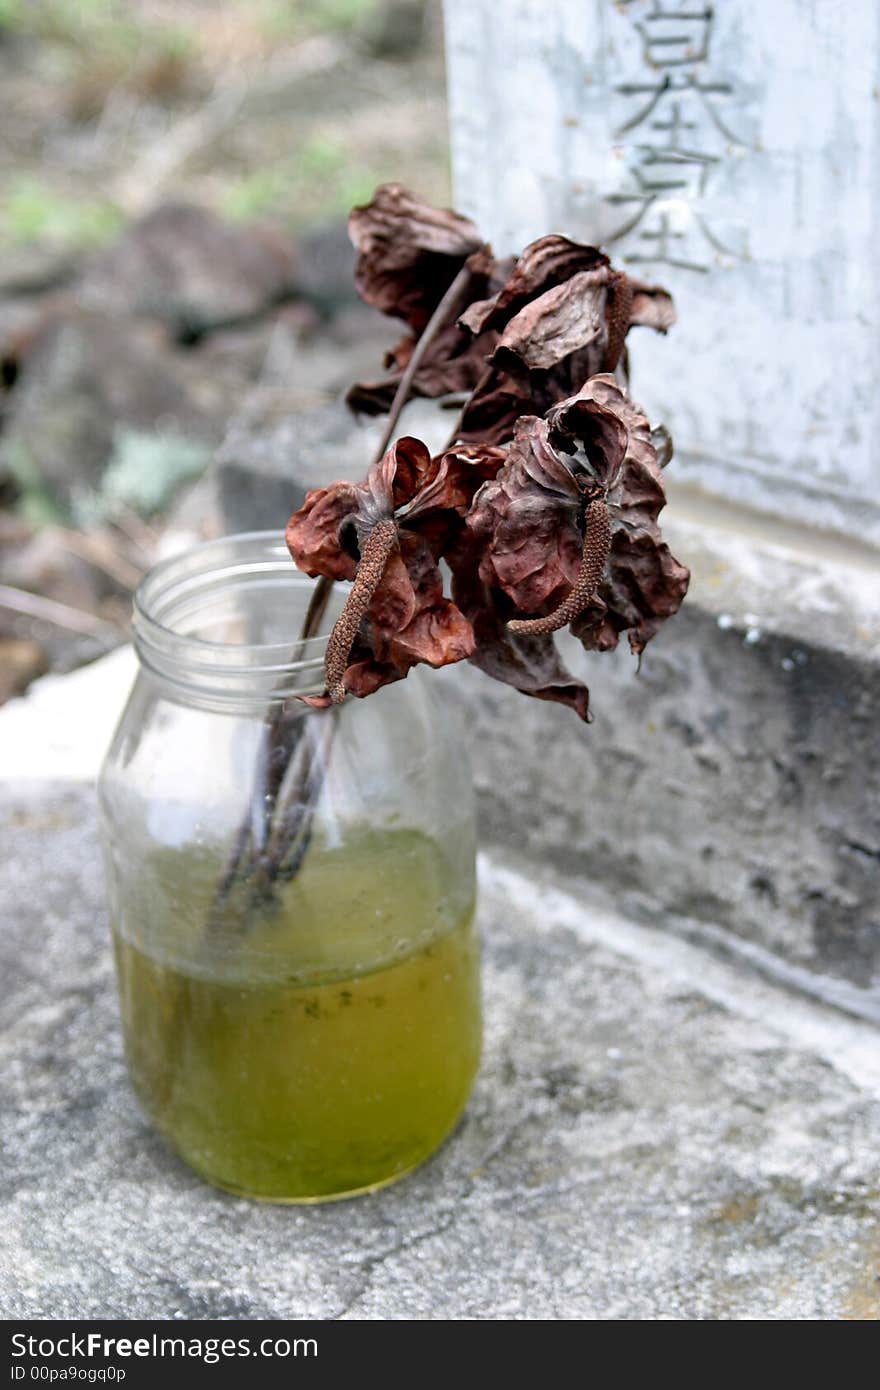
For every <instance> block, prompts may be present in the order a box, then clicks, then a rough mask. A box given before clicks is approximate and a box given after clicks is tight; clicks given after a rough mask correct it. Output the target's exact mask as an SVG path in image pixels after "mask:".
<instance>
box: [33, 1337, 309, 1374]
mask: <svg viewBox="0 0 880 1390" xmlns="http://www.w3.org/2000/svg"><path fill="white" fill-rule="evenodd" d="M11 1340H12V1355H13V1357H18V1358H20V1357H29V1358H31V1359H32V1360H33V1359H44V1358H45V1359H49V1358H51V1359H53V1360H54V1359H56V1358H59V1357H60V1358H62V1359H64V1360H73V1359H75V1358H79V1357H83V1358H94V1357H101V1358H103V1359H104V1360H107V1361H109V1360H110V1359H111V1358H113V1359H116V1358H122V1359H125V1358H128V1357H138V1358H142V1359H145V1360H147V1359H160V1360H161V1359H162V1358H163V1357H171V1358H174V1357H178V1358H180V1359H182V1360H186V1359H187V1358H190V1359H193V1360H198V1361H203V1362H205V1363H206V1364H207V1365H209V1366H211V1365H214V1364H215V1363H216V1362H217V1361H222V1360H224V1359H231V1358H235V1357H259V1356H263V1357H278V1358H281V1359H283V1358H285V1357H288V1356H317V1355H318V1343H317V1340H316V1338H314V1337H295V1338H293V1339H290V1338H288V1337H263V1338H261V1339H260V1340H259V1341H252V1340H251V1338H250V1337H204V1338H203V1337H160V1336H159V1335H158V1334H157V1333H155V1332H154V1333H152V1334H151V1335H150V1336H149V1337H133V1338H132V1337H104V1336H103V1335H102V1334H101V1333H100V1332H86V1333H82V1334H77V1333H71V1334H70V1335H69V1336H64V1337H58V1338H53V1337H29V1336H26V1335H25V1334H24V1333H23V1332H16V1333H14V1335H13V1337H12V1339H11ZM101 1372H103V1374H102V1373H101ZM25 1377H27V1378H28V1379H30V1380H62V1379H64V1380H73V1379H82V1380H86V1379H87V1380H124V1379H125V1368H124V1367H122V1366H120V1367H114V1366H107V1367H102V1368H101V1371H98V1369H97V1368H96V1367H88V1368H79V1367H75V1366H70V1367H67V1366H51V1367H50V1366H45V1365H32V1366H30V1367H28V1366H26V1365H21V1364H20V1363H16V1364H15V1365H13V1367H12V1379H13V1380H24V1379H25Z"/></svg>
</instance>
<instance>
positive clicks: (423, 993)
mask: <svg viewBox="0 0 880 1390" xmlns="http://www.w3.org/2000/svg"><path fill="white" fill-rule="evenodd" d="M313 587H314V581H312V580H310V579H308V578H307V577H306V576H305V575H303V574H301V573H300V572H299V571H297V570H296V568H295V566H294V564H293V562H292V560H291V559H290V557H289V555H288V553H287V550H286V548H285V545H284V541H283V538H282V537H281V536H279V535H276V534H275V533H274V532H271V533H262V532H260V533H254V534H250V535H242V536H233V537H231V538H229V539H226V540H220V541H212V542H209V543H208V544H206V545H201V546H198V547H196V548H195V549H194V550H192V551H190V552H189V553H187V554H186V555H182V556H180V557H178V558H175V559H172V560H169V561H166V562H164V563H162V564H160V565H158V566H157V567H156V568H155V569H154V570H153V571H152V572H151V573H150V574H149V575H148V576H147V578H146V579H145V580H144V582H143V583H142V585H141V587H140V589H139V590H138V593H137V595H136V598H135V609H134V641H135V646H136V649H137V652H138V656H139V658H140V671H139V674H138V678H137V680H136V682H135V685H134V688H133V690H132V693H131V696H130V698H129V701H128V705H127V707H126V709H125V712H124V713H123V716H122V719H121V722H120V725H119V728H118V729H117V732H116V735H115V738H114V740H113V743H112V746H111V748H110V751H109V753H108V755H107V759H106V762H105V764H104V768H103V770H102V773H101V779H100V787H99V800H100V808H101V821H102V832H103V843H104V848H105V858H106V865H107V877H108V886H109V896H110V905H111V916H112V923H113V937H114V947H115V954H116V965H117V974H118V981H119V992H120V1000H121V1013H122V1023H123V1030H124V1035H125V1046H126V1054H127V1058H128V1064H129V1070H130V1073H131V1078H132V1081H133V1083H134V1087H135V1090H136V1092H137V1094H138V1096H139V1097H140V1100H141V1102H142V1104H143V1105H144V1107H145V1108H146V1111H147V1113H148V1114H149V1116H150V1117H151V1119H152V1120H153V1122H154V1123H155V1125H156V1126H157V1127H158V1129H159V1130H160V1131H161V1132H162V1133H163V1134H164V1135H165V1136H166V1137H167V1138H168V1140H169V1141H170V1142H171V1144H172V1145H173V1146H174V1148H175V1149H176V1150H177V1151H178V1152H179V1153H180V1154H181V1155H182V1157H183V1158H184V1159H186V1161H187V1162H188V1163H190V1164H191V1165H192V1167H193V1168H195V1169H196V1171H197V1172H199V1173H201V1174H202V1175H203V1176H204V1177H206V1178H208V1179H209V1180H210V1181H212V1182H214V1183H217V1184H218V1185H219V1186H221V1187H224V1188H228V1189H229V1190H231V1191H234V1192H237V1193H240V1194H245V1195H247V1196H251V1197H261V1198H267V1199H270V1200H274V1201H309V1200H320V1199H326V1198H331V1197H341V1196H349V1195H353V1194H354V1193H357V1192H363V1191H367V1190H369V1189H372V1188H376V1187H380V1186H382V1185H383V1184H385V1183H387V1182H390V1181H392V1180H393V1179H395V1178H398V1177H401V1176H402V1175H403V1174H404V1173H406V1172H408V1171H409V1170H410V1169H412V1168H413V1167H414V1166H415V1165H416V1164H418V1163H420V1162H421V1161H422V1160H423V1159H424V1158H426V1157H427V1156H428V1155H429V1154H430V1153H431V1152H432V1151H433V1150H434V1149H436V1147H437V1146H438V1144H439V1143H440V1142H441V1141H442V1140H443V1138H444V1137H445V1136H446V1135H447V1134H448V1133H449V1131H450V1130H451V1129H452V1127H453V1126H454V1125H455V1122H456V1120H457V1119H458V1117H459V1115H460V1114H461V1112H462V1110H463V1108H464V1105H465V1103H466V1101H467V1097H468V1093H469V1091H470V1087H471V1083H472V1081H473V1077H474V1074H475V1072H476V1068H477V1064H478V1060H479V1051H480V1034H481V1024H480V999H479V984H478V951H477V944H476V939H475V935H474V925H473V917H474V898H475V873H474V860H475V855H474V818H473V795H472V784H471V777H470V771H469V767H468V765H467V760H466V758H465V756H464V754H463V751H462V741H461V739H460V737H459V735H458V732H457V730H456V728H455V726H454V721H453V718H452V715H451V713H450V711H449V710H448V709H446V708H445V707H444V706H443V705H442V704H441V702H440V697H439V692H438V690H437V688H436V686H432V684H431V682H430V679H426V678H425V677H424V675H423V673H420V672H414V673H413V674H412V675H411V676H410V677H409V679H408V680H406V681H402V682H399V683H397V684H395V685H391V686H388V687H386V688H385V689H383V690H380V691H379V692H378V693H377V694H375V695H373V696H371V697H370V698H369V699H367V700H348V701H346V703H345V704H343V705H342V706H340V707H337V708H335V709H329V710H312V709H310V708H309V707H308V706H306V705H304V704H302V702H301V701H299V700H296V699H294V698H293V696H294V695H296V694H303V693H313V692H317V691H319V690H320V689H321V688H322V686H323V654H324V647H325V644H326V634H325V635H323V636H318V637H315V638H313V639H311V640H309V641H306V642H297V641H296V634H297V633H298V632H299V631H300V630H301V627H302V623H303V619H304V616H305V613H306V609H307V606H308V602H309V598H310V596H311V593H312V591H313ZM341 601H342V594H341V593H339V592H337V593H335V594H334V599H333V602H332V603H331V609H330V611H329V613H328V616H327V620H326V622H325V627H329V626H330V625H331V624H332V621H333V618H334V616H335V613H336V612H338V609H339V606H340V604H341Z"/></svg>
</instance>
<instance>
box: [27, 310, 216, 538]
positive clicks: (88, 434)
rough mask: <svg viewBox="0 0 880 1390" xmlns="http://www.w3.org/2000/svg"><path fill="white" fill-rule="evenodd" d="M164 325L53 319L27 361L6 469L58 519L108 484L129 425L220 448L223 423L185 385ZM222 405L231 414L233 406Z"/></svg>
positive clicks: (73, 313) (92, 315) (85, 317)
mask: <svg viewBox="0 0 880 1390" xmlns="http://www.w3.org/2000/svg"><path fill="white" fill-rule="evenodd" d="M180 376H181V374H180V372H179V371H178V365H177V363H176V362H175V358H174V355H173V354H172V353H171V352H170V351H169V348H168V346H167V344H163V342H162V339H161V335H160V334H157V332H156V331H155V329H152V328H150V327H149V326H145V325H137V324H134V323H132V322H130V321H127V322H126V321H122V320H119V319H115V318H113V317H110V316H109V315H108V314H104V313H101V312H99V311H96V310H85V309H81V308H74V309H72V310H70V311H69V312H68V313H67V314H66V315H63V316H62V317H60V318H58V319H55V320H52V321H50V322H49V323H48V324H47V325H46V326H45V327H44V329H43V330H42V332H41V333H40V334H39V335H38V336H37V338H36V341H35V342H34V343H33V344H32V346H31V349H30V351H29V353H28V354H27V357H26V358H25V359H24V362H23V366H22V369H21V371H20V376H19V380H18V381H17V382H16V386H15V390H14V391H13V392H12V393H11V396H10V399H9V407H8V414H7V417H6V422H5V428H4V432H3V436H2V439H0V471H2V469H3V466H4V465H5V467H6V468H7V469H8V470H9V471H11V472H12V473H13V475H14V476H15V477H16V478H17V480H18V483H19V486H20V487H21V488H22V490H23V491H25V492H27V491H28V490H30V491H31V492H32V493H33V494H34V495H35V496H36V497H39V498H41V499H42V501H43V502H44V503H45V505H46V508H47V514H48V515H51V508H52V507H53V506H54V507H55V508H56V510H57V513H58V515H60V516H67V515H69V514H71V513H72V512H73V511H74V510H75V507H76V505H77V503H79V502H81V501H82V500H83V499H84V497H86V496H87V494H88V493H89V492H90V491H91V490H93V489H96V488H98V487H99V486H100V481H101V478H102V475H103V473H104V470H105V468H106V467H107V464H108V462H109V460H110V458H111V457H112V455H113V451H114V447H115V443H116V438H117V434H118V431H119V429H120V427H127V428H128V429H130V430H135V431H141V432H150V431H154V430H157V429H158V430H159V431H161V432H163V433H165V434H166V435H177V436H180V437H181V438H183V439H184V440H196V441H201V442H207V443H213V442H215V441H216V440H217V439H218V438H220V437H221V436H222V432H223V424H222V421H217V420H216V419H212V418H211V415H210V413H209V412H208V411H207V410H205V409H204V408H203V407H202V406H201V405H200V404H197V403H196V402H195V401H194V399H193V394H192V392H191V391H190V392H188V391H187V389H186V387H185V386H184V385H182V384H181V380H180ZM219 405H220V406H221V407H222V408H223V412H224V414H225V409H226V408H227V402H226V401H221V402H219Z"/></svg>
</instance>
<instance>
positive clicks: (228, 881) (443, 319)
mask: <svg viewBox="0 0 880 1390" xmlns="http://www.w3.org/2000/svg"><path fill="white" fill-rule="evenodd" d="M472 280H473V272H472V271H471V270H470V269H469V267H468V266H467V265H465V266H462V268H461V270H460V271H459V272H458V274H457V275H456V277H455V279H454V280H453V281H452V283H451V285H450V286H449V288H448V289H447V291H446V293H445V294H444V296H443V298H442V299H441V300H440V302H439V304H438V305H437V307H436V309H435V310H434V312H433V314H432V315H431V317H430V319H429V320H428V322H427V323H426V325H425V327H424V329H423V331H422V334H421V336H420V338H419V340H418V342H417V343H416V345H415V347H414V348H413V352H412V356H411V357H410V359H409V362H408V363H407V364H406V368H405V369H404V372H403V375H402V376H401V378H400V381H399V383H398V386H397V390H396V391H395V393H394V399H393V401H392V402H391V408H390V410H389V412H388V420H387V423H386V426H385V429H384V431H383V433H382V439H381V441H380V444H379V447H378V449H377V450H376V460H377V461H378V460H379V459H381V458H382V457H383V456H384V454H385V451H386V450H387V448H388V445H389V444H390V442H391V439H392V437H393V435H394V431H395V429H396V428H397V423H398V420H399V418H400V413H401V411H402V410H403V407H404V406H405V405H406V402H407V400H408V399H409V395H410V391H411V390H412V384H413V381H414V379H415V375H416V372H417V371H418V369H419V367H420V365H421V363H422V362H423V360H424V357H425V353H426V352H427V350H428V348H429V347H430V346H431V343H432V342H433V341H434V339H435V337H436V336H437V333H438V332H439V330H440V329H441V328H442V327H443V326H444V325H445V324H446V323H447V322H448V321H449V320H450V319H452V318H453V317H454V316H455V315H457V314H458V312H459V310H460V308H461V307H463V304H464V301H465V299H466V297H467V291H468V289H469V288H470V285H471V282H472ZM379 527H382V528H383V529H382V530H381V531H380V530H379ZM379 527H374V528H373V530H372V531H371V533H370V536H369V537H368V539H367V541H366V542H365V544H364V547H363V552H362V555H361V565H360V570H359V575H358V578H359V579H360V574H361V572H363V574H364V579H363V583H361V584H360V587H359V585H358V580H355V583H354V585H353V587H352V590H351V593H350V594H349V597H348V602H347V603H346V606H345V609H343V612H342V613H341V614H340V616H339V619H338V620H337V623H336V625H335V626H334V628H333V632H332V633H331V635H330V639H329V641H328V644H327V655H326V662H325V665H326V670H327V681H328V688H329V689H330V693H331V698H333V701H334V703H338V701H339V700H341V699H343V698H344V695H345V688H344V684H343V676H344V674H345V668H346V665H347V664H348V656H349V654H350V652H351V648H352V644H353V642H354V638H355V636H356V635H357V629H358V628H359V627H360V624H361V622H362V620H363V617H364V614H365V612H366V609H367V607H368V606H369V601H370V599H371V598H372V596H373V593H374V592H375V589H376V586H377V585H378V583H379V580H380V579H381V578H382V574H383V573H384V570H385V565H386V564H387V563H388V557H389V555H390V554H391V551H392V549H393V545H394V544H396V539H397V531H396V527H394V523H393V522H388V523H387V524H386V523H381V522H380V523H379ZM388 527H390V528H391V530H393V533H394V535H393V540H392V541H389V539H388V535H389V532H388ZM377 531H379V535H378V536H377V535H376V533H377ZM374 536H375V537H376V539H375V542H374V545H375V547H376V552H375V553H376V557H377V559H376V563H378V556H379V554H380V552H381V549H382V547H383V546H385V547H387V549H386V550H385V555H384V559H382V560H381V569H380V570H379V573H378V575H377V577H376V578H375V581H371V579H370V575H371V574H372V573H373V569H374V567H375V566H374V564H373V562H372V561H371V562H370V564H369V565H368V566H367V567H366V569H365V566H364V560H365V558H366V552H367V550H368V548H369V547H370V544H371V542H372V541H373V537H374ZM383 537H384V539H383ZM370 583H372V587H369V586H370ZM332 591H333V580H332V579H327V578H325V577H324V576H321V578H319V579H318V582H317V583H316V585H315V587H314V590H313V591H312V597H311V600H310V602H309V607H308V611H307V613H306V616H305V620H304V622H303V626H302V631H301V632H300V635H299V642H298V645H297V647H296V648H295V649H294V653H293V656H292V658H291V660H292V661H298V660H299V659H300V657H301V654H302V643H303V642H306V641H308V639H309V638H310V637H314V636H315V635H316V633H317V632H318V631H319V629H320V626H321V621H322V619H323V617H324V614H325V612H326V610H327V604H328V602H329V600H330V596H331V593H332ZM359 609H360V612H358V610H359ZM352 625H353V626H352ZM349 630H350V631H351V635H350V636H348V635H347V634H348V631H349ZM346 642H347V645H346ZM340 668H341V669H340ZM331 682H332V683H331ZM334 692H335V693H334ZM298 713H299V712H298ZM301 724H302V720H301V718H297V719H295V720H292V717H291V712H290V709H289V708H288V705H287V703H286V702H283V703H279V704H278V705H277V706H275V707H274V708H273V710H272V712H271V714H270V716H269V718H268V719H267V721H266V725H265V729H264V733H263V738H262V740H261V747H260V753H259V758H258V772H257V777H256V779H255V785H254V790H253V794H252V798H251V806H250V810H249V813H248V815H247V817H246V818H245V820H244V821H243V823H242V825H241V826H240V827H239V830H238V833H237V835H236V839H235V844H234V846H233V849H232V852H231V855H230V858H229V860H228V862H227V864H226V867H225V869H224V872H223V875H222V877H221V879H220V882H219V884H218V886H217V892H216V894H215V899H214V912H213V917H214V918H216V917H217V914H218V912H219V911H220V910H221V909H222V907H223V905H224V904H225V902H226V899H227V898H228V896H229V893H230V892H231V890H232V887H233V884H234V882H235V880H236V878H237V876H238V875H239V873H247V872H248V871H249V870H252V869H255V868H256V869H258V870H260V872H258V873H257V878H259V879H262V878H263V877H265V876H268V879H269V880H274V877H275V876H276V875H277V873H278V862H279V850H280V856H281V857H282V858H283V857H284V856H285V855H287V854H288V853H289V851H290V848H291V845H292V844H293V843H294V841H295V840H296V839H297V837H299V843H300V850H299V851H298V852H297V854H296V856H295V858H294V861H293V866H292V867H291V864H290V862H289V861H288V862H287V864H286V865H285V874H284V876H285V877H290V876H292V874H294V873H295V872H296V869H297V868H298V866H299V864H300V863H301V862H302V858H303V856H304V854H305V851H306V848H307V846H308V840H309V838H310V834H311V832H310V828H309V827H310V824H311V816H312V810H311V805H312V803H313V801H314V799H315V797H314V796H312V795H310V796H309V798H307V803H308V804H305V805H304V807H303V808H302V809H301V812H300V815H299V816H297V815H296V814H295V815H294V817H293V823H292V824H291V823H290V816H289V811H287V810H285V809H284V808H283V807H279V806H278V805H277V802H278V797H279V794H280V791H281V787H282V784H283V782H284V779H285V776H286V774H287V771H288V769H289V768H290V765H291V760H292V758H293V756H294V754H295V751H296V748H297V746H298V743H299V740H300V737H301ZM306 776H307V777H308V778H309V779H311V778H312V777H313V776H314V777H316V778H317V782H318V784H320V781H321V779H322V777H323V764H321V765H319V766H318V767H317V770H316V772H314V773H312V772H308V773H307V774H306ZM316 794H317V792H316V791H315V795H316ZM278 814H281V815H282V816H283V818H284V823H285V830H284V832H283V833H282V834H281V839H280V841H279V843H278V844H277V845H276V846H275V851H274V853H272V854H271V855H267V847H268V846H269V844H270V841H271V840H272V838H273V836H272V824H273V822H274V821H275V819H276V815H278ZM263 861H265V862H263ZM263 870H265V873H263Z"/></svg>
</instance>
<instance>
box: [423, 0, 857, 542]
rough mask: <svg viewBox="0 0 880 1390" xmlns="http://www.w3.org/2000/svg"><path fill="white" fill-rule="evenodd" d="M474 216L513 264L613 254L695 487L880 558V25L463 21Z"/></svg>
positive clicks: (656, 406)
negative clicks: (827, 533) (512, 256)
mask: <svg viewBox="0 0 880 1390" xmlns="http://www.w3.org/2000/svg"><path fill="white" fill-rule="evenodd" d="M445 17H446V36H447V62H448V72H449V95H450V112H451V131H452V151H453V167H454V176H455V201H456V205H457V206H458V207H459V208H460V209H461V210H462V211H464V212H466V213H468V214H469V215H470V216H472V217H473V218H474V219H475V220H476V222H477V223H478V225H479V226H480V227H481V228H482V229H483V231H484V233H485V235H486V236H487V237H488V238H489V239H490V240H491V241H492V242H493V244H494V245H495V247H496V249H497V250H499V251H511V250H515V249H517V248H518V247H520V246H522V245H523V244H524V243H525V242H527V241H528V240H530V239H532V238H534V237H536V236H539V235H541V234H542V233H544V232H547V231H551V230H553V231H561V232H566V233H568V234H569V235H571V236H574V237H576V238H579V239H583V240H587V241H593V242H598V243H600V244H602V245H604V246H605V247H606V248H607V249H608V250H609V251H610V252H611V254H612V255H613V256H614V258H615V260H616V261H618V262H621V263H623V264H624V265H625V266H627V267H628V268H629V269H630V270H631V271H632V273H633V274H637V275H639V276H641V277H644V278H646V279H649V280H657V281H659V282H661V283H663V284H665V285H667V286H668V288H669V289H671V290H672V292H673V294H674V295H675V299H676V302H677V305H678V309H679V316H680V322H679V324H678V325H677V326H676V327H675V329H674V339H673V340H671V341H670V342H668V343H664V342H662V340H657V339H655V338H654V335H652V334H647V333H645V334H633V335H631V342H632V345H633V353H632V355H633V360H634V389H635V393H636V395H637V397H638V398H639V399H641V400H642V401H643V403H644V404H645V406H646V407H647V408H648V410H649V411H650V412H651V414H652V415H654V416H655V417H662V418H663V419H664V420H665V421H666V423H667V424H669V426H670V427H671V429H672V433H673V437H674V438H675V441H676V452H677V465H678V466H677V469H676V473H677V476H678V477H680V478H684V479H688V480H690V481H692V482H693V483H696V484H698V485H699V486H701V487H702V488H704V489H706V490H708V491H710V492H712V493H715V494H717V495H719V496H721V497H725V498H730V499H733V500H736V501H737V502H745V503H747V504H749V505H751V506H753V507H756V508H758V509H761V510H764V511H767V512H770V513H772V514H774V515H776V516H784V517H788V518H793V519H795V520H797V521H798V522H805V523H808V524H812V525H818V526H820V527H823V528H826V529H829V530H837V531H842V532H852V531H853V529H855V530H856V531H857V533H858V534H859V535H860V536H861V537H862V538H864V539H869V540H871V541H872V542H873V543H875V544H877V543H880V506H878V502H877V494H878V488H877V484H878V481H880V466H878V463H880V428H878V427H880V392H878V390H877V382H878V366H880V361H878V354H880V335H878V331H877V322H876V320H877V309H878V301H880V259H878V257H877V255H876V253H875V250H874V246H875V242H876V237H877V233H878V213H880V196H878V195H880V181H878V172H877V171H878V168H880V163H878V140H880V120H878V114H880V88H878V70H880V69H878V54H880V8H878V6H877V5H876V4H875V3H874V2H873V0H850V3H848V4H846V5H832V4H825V5H822V4H820V5H817V4H815V3H814V0H773V3H772V4H770V3H768V2H767V0H719V3H716V4H715V5H711V4H708V3H703V2H702V0H508V3H507V4H504V5H490V4H489V3H483V0H478V3H474V0H445Z"/></svg>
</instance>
